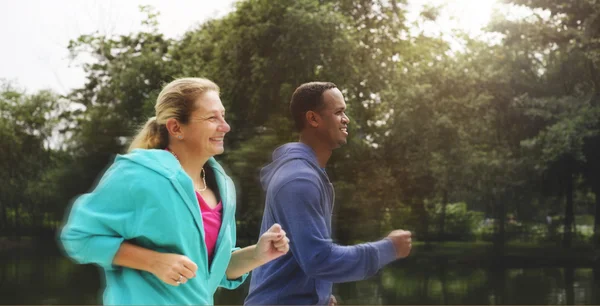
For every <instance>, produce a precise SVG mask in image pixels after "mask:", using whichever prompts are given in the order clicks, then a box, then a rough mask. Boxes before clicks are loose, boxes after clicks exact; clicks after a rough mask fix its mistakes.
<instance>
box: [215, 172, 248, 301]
mask: <svg viewBox="0 0 600 306" xmlns="http://www.w3.org/2000/svg"><path fill="white" fill-rule="evenodd" d="M228 183H229V189H230V190H233V195H234V196H235V186H234V185H233V182H232V181H230V180H228ZM232 201H233V199H232ZM234 207H235V205H234ZM232 219H233V220H231V223H230V224H232V226H231V230H230V231H229V233H230V234H229V237H230V239H231V245H233V246H235V244H236V243H237V233H236V229H237V226H236V222H235V212H234V213H233V214H232ZM239 249H240V248H238V247H234V248H232V249H231V253H233V252H235V251H237V250H239ZM248 275H249V273H246V274H244V275H242V276H240V277H238V278H236V279H227V274H225V275H223V279H221V283H219V287H223V288H225V289H229V290H233V289H236V288H237V287H239V286H240V285H241V284H243V283H244V281H246V278H248Z"/></svg>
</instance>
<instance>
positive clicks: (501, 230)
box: [493, 197, 506, 256]
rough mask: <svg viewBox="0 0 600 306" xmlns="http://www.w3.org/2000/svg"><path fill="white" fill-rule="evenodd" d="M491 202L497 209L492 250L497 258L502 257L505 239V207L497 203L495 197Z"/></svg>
mask: <svg viewBox="0 0 600 306" xmlns="http://www.w3.org/2000/svg"><path fill="white" fill-rule="evenodd" d="M493 201H494V203H493V204H495V206H496V207H498V210H497V215H496V218H497V220H498V224H497V225H496V226H495V228H496V234H495V239H494V248H495V251H496V252H495V253H496V255H497V256H503V255H504V242H505V239H506V207H505V206H504V201H502V200H500V201H498V200H497V199H496V198H495V197H494V198H493Z"/></svg>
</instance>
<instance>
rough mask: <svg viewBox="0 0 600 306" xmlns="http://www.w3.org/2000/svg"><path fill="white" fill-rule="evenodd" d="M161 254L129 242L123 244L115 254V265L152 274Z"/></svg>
mask: <svg viewBox="0 0 600 306" xmlns="http://www.w3.org/2000/svg"><path fill="white" fill-rule="evenodd" d="M158 255H160V253H158V252H156V251H153V250H149V249H146V248H143V247H140V246H137V245H135V244H132V243H129V242H123V243H122V244H121V247H120V248H119V250H118V251H117V254H115V258H114V259H113V264H114V265H117V266H122V267H127V268H132V269H136V270H143V271H147V272H152V267H153V266H154V265H155V262H156V258H157V257H158Z"/></svg>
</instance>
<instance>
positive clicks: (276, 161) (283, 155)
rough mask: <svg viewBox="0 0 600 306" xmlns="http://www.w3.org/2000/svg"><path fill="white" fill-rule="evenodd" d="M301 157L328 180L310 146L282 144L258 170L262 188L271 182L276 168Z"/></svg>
mask: <svg viewBox="0 0 600 306" xmlns="http://www.w3.org/2000/svg"><path fill="white" fill-rule="evenodd" d="M296 159H301V160H304V161H306V162H307V163H308V164H309V165H310V166H311V167H312V168H314V169H315V170H317V172H318V173H319V175H321V176H322V177H323V179H324V180H326V181H327V180H329V179H328V178H327V175H326V174H325V172H324V171H323V169H322V168H321V167H320V166H319V162H318V160H317V155H316V154H315V151H313V149H312V148H311V147H309V146H308V145H306V144H303V143H301V142H292V143H287V144H284V145H282V146H280V147H278V148H277V149H275V151H273V155H272V161H271V163H269V164H268V165H267V166H265V167H264V168H262V169H261V171H260V183H261V185H262V187H263V190H267V187H268V186H269V184H270V183H271V180H272V179H273V177H274V176H275V173H277V170H279V168H281V167H282V166H283V165H284V164H286V163H287V162H289V161H291V160H296Z"/></svg>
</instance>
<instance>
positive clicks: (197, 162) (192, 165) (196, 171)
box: [167, 145, 209, 188]
mask: <svg viewBox="0 0 600 306" xmlns="http://www.w3.org/2000/svg"><path fill="white" fill-rule="evenodd" d="M167 149H168V150H169V151H170V152H171V153H173V155H175V157H176V158H177V160H179V163H180V164H181V167H182V168H183V171H185V173H187V175H189V176H190V178H191V179H192V181H193V182H194V186H199V187H200V188H204V187H205V186H204V183H203V181H202V177H201V176H200V175H201V171H202V167H204V164H206V162H207V161H208V158H209V157H203V156H198V155H197V154H193V152H189V150H186V149H185V148H184V147H183V146H177V145H171V146H169V147H168V148H167Z"/></svg>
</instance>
